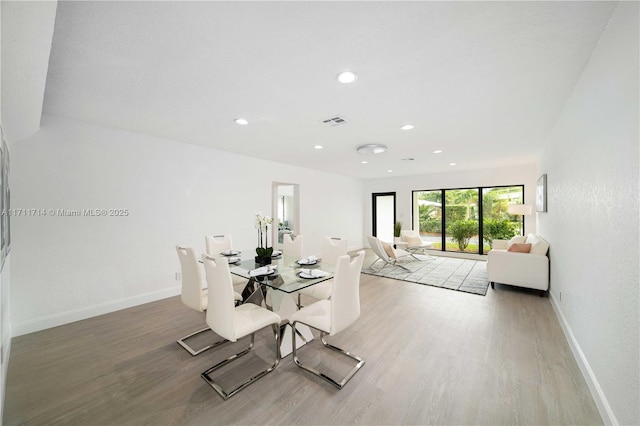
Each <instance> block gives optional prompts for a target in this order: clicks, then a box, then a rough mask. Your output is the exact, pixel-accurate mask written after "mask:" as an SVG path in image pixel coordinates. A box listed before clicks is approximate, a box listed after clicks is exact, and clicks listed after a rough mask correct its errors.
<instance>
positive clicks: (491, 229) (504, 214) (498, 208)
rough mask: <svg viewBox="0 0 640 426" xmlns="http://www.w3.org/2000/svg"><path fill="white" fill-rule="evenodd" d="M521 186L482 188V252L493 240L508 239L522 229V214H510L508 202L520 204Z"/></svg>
mask: <svg viewBox="0 0 640 426" xmlns="http://www.w3.org/2000/svg"><path fill="white" fill-rule="evenodd" d="M522 200H523V187H522V186H502V187H495V188H483V190H482V233H483V235H484V252H485V253H486V252H488V251H489V250H490V249H491V247H492V246H493V241H494V240H498V239H499V240H508V239H510V238H511V237H513V236H514V235H519V234H520V233H521V232H522V230H523V229H524V222H523V216H514V215H510V214H509V212H508V208H509V204H522Z"/></svg>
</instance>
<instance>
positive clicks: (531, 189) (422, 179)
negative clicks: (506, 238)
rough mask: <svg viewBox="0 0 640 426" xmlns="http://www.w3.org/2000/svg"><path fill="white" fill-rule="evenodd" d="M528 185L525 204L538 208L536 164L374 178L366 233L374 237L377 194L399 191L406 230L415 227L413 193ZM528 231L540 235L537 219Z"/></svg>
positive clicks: (367, 186)
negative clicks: (373, 222)
mask: <svg viewBox="0 0 640 426" xmlns="http://www.w3.org/2000/svg"><path fill="white" fill-rule="evenodd" d="M504 185H524V202H525V204H532V205H534V210H535V194H536V165H535V164H525V165H518V166H514V167H508V168H498V169H482V170H465V171H455V172H451V173H432V174H424V175H418V176H400V177H395V178H385V179H371V180H367V181H365V182H364V200H363V203H364V204H365V207H366V208H365V217H364V233H365V235H371V230H372V220H373V217H372V206H371V202H372V198H371V194H372V193H376V192H396V219H397V220H398V221H400V222H402V223H403V225H404V226H403V228H406V229H410V228H411V220H412V213H411V209H412V198H411V197H412V192H411V191H420V190H429V189H442V188H445V189H446V188H470V187H478V186H504ZM525 232H536V226H535V217H534V216H527V217H525Z"/></svg>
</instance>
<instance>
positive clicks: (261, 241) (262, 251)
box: [256, 212, 273, 264]
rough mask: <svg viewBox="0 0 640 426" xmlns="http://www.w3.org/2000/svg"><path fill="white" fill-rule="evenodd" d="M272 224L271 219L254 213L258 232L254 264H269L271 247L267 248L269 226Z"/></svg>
mask: <svg viewBox="0 0 640 426" xmlns="http://www.w3.org/2000/svg"><path fill="white" fill-rule="evenodd" d="M272 223H273V218H270V217H269V216H263V215H262V213H261V212H258V213H256V229H257V230H258V247H257V248H256V254H257V256H256V262H258V263H264V264H269V263H271V255H272V254H273V247H269V225H271V224H272Z"/></svg>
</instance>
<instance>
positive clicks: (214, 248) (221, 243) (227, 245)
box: [204, 234, 233, 256]
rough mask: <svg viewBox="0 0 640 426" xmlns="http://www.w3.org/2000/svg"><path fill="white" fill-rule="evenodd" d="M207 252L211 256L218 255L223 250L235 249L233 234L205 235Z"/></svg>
mask: <svg viewBox="0 0 640 426" xmlns="http://www.w3.org/2000/svg"><path fill="white" fill-rule="evenodd" d="M204 242H205V248H206V253H207V254H208V255H209V256H218V255H220V253H222V252H223V251H229V250H233V243H232V240H231V235H228V234H227V235H225V234H220V235H206V236H205V237H204Z"/></svg>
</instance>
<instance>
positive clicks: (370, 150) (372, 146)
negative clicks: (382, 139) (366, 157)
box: [358, 143, 389, 154]
mask: <svg viewBox="0 0 640 426" xmlns="http://www.w3.org/2000/svg"><path fill="white" fill-rule="evenodd" d="M387 149H389V148H387V146H386V145H382V144H379V143H368V144H366V145H360V146H359V147H358V152H359V153H360V154H382V153H383V152H385V151H386V150H387Z"/></svg>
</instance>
